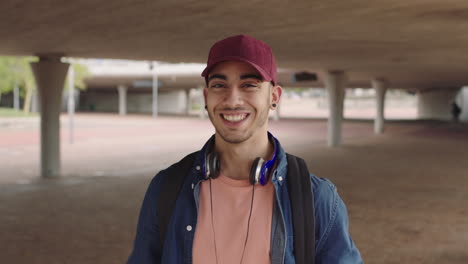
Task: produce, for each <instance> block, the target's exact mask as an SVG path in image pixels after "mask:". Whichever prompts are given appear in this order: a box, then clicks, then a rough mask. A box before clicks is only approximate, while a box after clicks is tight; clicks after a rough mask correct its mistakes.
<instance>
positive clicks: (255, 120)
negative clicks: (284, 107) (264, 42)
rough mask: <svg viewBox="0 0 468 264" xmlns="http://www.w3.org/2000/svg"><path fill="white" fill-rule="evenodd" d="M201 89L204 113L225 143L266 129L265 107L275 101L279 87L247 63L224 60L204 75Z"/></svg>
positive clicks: (236, 141) (243, 138)
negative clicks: (202, 91) (203, 85)
mask: <svg viewBox="0 0 468 264" xmlns="http://www.w3.org/2000/svg"><path fill="white" fill-rule="evenodd" d="M207 86H208V87H207V88H205V90H204V96H205V102H206V105H207V108H208V109H207V110H208V115H209V117H210V120H211V122H212V123H213V126H214V127H215V129H216V133H217V134H218V135H219V136H221V138H222V139H223V140H224V141H226V142H228V143H241V142H244V141H246V140H248V139H249V138H251V137H252V136H253V135H255V133H262V132H264V133H266V131H267V120H268V112H269V109H270V108H272V106H271V104H272V103H278V101H279V98H280V96H281V87H279V86H272V85H271V84H270V83H269V82H266V81H263V80H262V77H261V75H260V74H259V73H258V71H257V70H256V69H255V68H254V67H252V66H251V65H250V64H248V63H245V62H240V61H226V62H222V63H220V64H218V65H217V66H216V67H215V68H213V70H212V71H211V72H210V74H209V75H208V85H207Z"/></svg>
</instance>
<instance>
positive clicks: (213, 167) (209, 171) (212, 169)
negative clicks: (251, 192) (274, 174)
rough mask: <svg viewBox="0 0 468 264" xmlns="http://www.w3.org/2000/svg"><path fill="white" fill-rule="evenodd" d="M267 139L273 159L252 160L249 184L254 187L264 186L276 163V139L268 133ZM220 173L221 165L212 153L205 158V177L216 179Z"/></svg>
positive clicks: (217, 156)
mask: <svg viewBox="0 0 468 264" xmlns="http://www.w3.org/2000/svg"><path fill="white" fill-rule="evenodd" d="M268 139H269V140H270V141H271V142H272V143H273V158H271V160H268V161H265V160H264V159H263V158H261V157H258V158H256V159H255V160H254V162H253V164H252V167H251V168H250V174H249V181H250V184H252V185H256V184H258V183H260V184H261V185H262V186H264V185H266V184H267V182H268V178H269V176H270V170H271V168H273V166H274V165H275V162H276V156H277V151H278V149H277V145H278V142H277V139H276V138H274V137H273V136H272V135H271V134H270V132H268ZM220 171H221V163H220V161H219V155H218V153H216V152H214V151H212V152H209V153H208V154H207V155H206V157H205V177H206V178H207V179H208V178H211V179H216V178H217V177H218V176H219V173H220Z"/></svg>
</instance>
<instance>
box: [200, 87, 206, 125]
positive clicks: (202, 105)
mask: <svg viewBox="0 0 468 264" xmlns="http://www.w3.org/2000/svg"><path fill="white" fill-rule="evenodd" d="M203 89H204V88H203V87H202V86H200V87H198V94H199V96H200V97H199V98H200V118H201V119H205V118H206V116H207V113H206V109H205V97H203Z"/></svg>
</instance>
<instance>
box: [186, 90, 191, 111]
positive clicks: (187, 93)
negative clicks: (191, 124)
mask: <svg viewBox="0 0 468 264" xmlns="http://www.w3.org/2000/svg"><path fill="white" fill-rule="evenodd" d="M190 110H192V100H191V98H190V89H187V90H185V115H187V116H189V115H190Z"/></svg>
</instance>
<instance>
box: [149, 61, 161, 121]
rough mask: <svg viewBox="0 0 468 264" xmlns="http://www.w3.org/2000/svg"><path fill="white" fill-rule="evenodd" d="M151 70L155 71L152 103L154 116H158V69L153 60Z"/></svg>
mask: <svg viewBox="0 0 468 264" xmlns="http://www.w3.org/2000/svg"><path fill="white" fill-rule="evenodd" d="M150 67H151V70H152V73H153V103H152V109H153V118H158V88H159V85H158V72H157V70H156V63H155V62H152V63H151V66H150Z"/></svg>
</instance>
